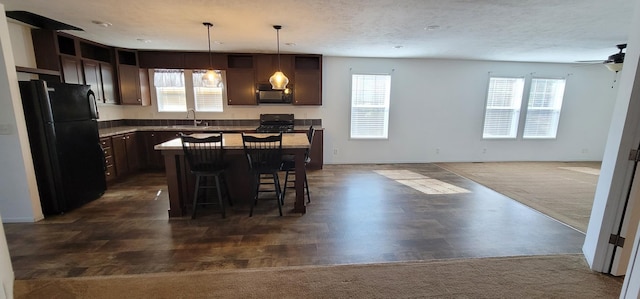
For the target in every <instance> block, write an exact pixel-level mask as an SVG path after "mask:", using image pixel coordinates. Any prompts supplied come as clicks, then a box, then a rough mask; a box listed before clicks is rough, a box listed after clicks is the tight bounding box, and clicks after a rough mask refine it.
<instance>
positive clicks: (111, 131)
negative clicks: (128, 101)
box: [98, 126, 323, 138]
mask: <svg viewBox="0 0 640 299" xmlns="http://www.w3.org/2000/svg"><path fill="white" fill-rule="evenodd" d="M308 128H309V126H295V127H294V130H295V131H299V132H304V131H306V130H307V129H308ZM314 128H315V129H316V130H323V128H322V127H316V126H314ZM255 130H256V127H255V126H251V127H247V126H206V127H195V126H122V127H113V128H105V129H99V130H98V133H99V136H100V138H106V137H111V136H115V135H121V134H127V133H133V132H159V131H173V132H255Z"/></svg>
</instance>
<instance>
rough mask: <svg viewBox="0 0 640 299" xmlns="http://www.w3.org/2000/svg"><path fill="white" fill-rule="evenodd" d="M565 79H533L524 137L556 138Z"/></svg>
mask: <svg viewBox="0 0 640 299" xmlns="http://www.w3.org/2000/svg"><path fill="white" fill-rule="evenodd" d="M565 83H566V80H565V79H543V78H534V79H532V80H531V89H530V91H529V104H528V105H527V116H526V119H525V123H524V134H523V135H522V137H523V138H539V139H540V138H556V133H557V132H558V121H559V120H560V108H561V107H562V99H563V97H564V87H565Z"/></svg>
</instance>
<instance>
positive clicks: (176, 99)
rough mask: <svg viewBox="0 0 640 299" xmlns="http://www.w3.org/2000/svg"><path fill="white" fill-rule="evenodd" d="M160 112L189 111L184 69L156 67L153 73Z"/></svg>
mask: <svg viewBox="0 0 640 299" xmlns="http://www.w3.org/2000/svg"><path fill="white" fill-rule="evenodd" d="M153 84H154V86H155V88H156V97H157V100H158V111H159V112H180V111H187V96H186V93H185V88H184V71H183V70H165V69H156V70H154V74H153Z"/></svg>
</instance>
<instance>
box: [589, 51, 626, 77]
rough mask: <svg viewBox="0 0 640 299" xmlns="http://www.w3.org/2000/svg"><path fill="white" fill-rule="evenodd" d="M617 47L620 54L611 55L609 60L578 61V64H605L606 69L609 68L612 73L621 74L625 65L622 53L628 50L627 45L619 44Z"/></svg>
mask: <svg viewBox="0 0 640 299" xmlns="http://www.w3.org/2000/svg"><path fill="white" fill-rule="evenodd" d="M616 47H617V48H618V53H615V54H612V55H610V56H609V57H608V58H607V60H604V61H602V60H587V61H578V62H597V63H603V64H604V66H605V67H607V69H609V70H610V71H612V72H616V73H617V72H619V71H620V70H622V64H623V63H624V54H625V53H623V52H622V50H624V49H626V48H627V44H619V45H616Z"/></svg>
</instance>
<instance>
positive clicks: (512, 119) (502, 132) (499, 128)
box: [482, 77, 524, 138]
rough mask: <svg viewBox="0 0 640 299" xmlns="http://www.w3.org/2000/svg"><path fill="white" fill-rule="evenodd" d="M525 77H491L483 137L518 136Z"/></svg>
mask: <svg viewBox="0 0 640 299" xmlns="http://www.w3.org/2000/svg"><path fill="white" fill-rule="evenodd" d="M523 90H524V78H500V77H491V78H490V79H489V90H488V92H487V107H486V111H485V116H484V130H483V133H482V138H516V136H517V133H518V121H519V119H520V105H521V103H522V92H523Z"/></svg>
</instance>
